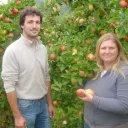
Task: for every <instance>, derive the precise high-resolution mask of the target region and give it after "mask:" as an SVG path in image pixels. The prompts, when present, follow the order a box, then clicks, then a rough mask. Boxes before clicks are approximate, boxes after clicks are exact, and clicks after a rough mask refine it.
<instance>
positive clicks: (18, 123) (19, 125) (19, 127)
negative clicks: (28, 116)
mask: <svg viewBox="0 0 128 128" xmlns="http://www.w3.org/2000/svg"><path fill="white" fill-rule="evenodd" d="M26 126H27V124H26V120H25V119H24V117H23V116H20V117H15V128H26Z"/></svg>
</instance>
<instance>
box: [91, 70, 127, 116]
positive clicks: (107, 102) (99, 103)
mask: <svg viewBox="0 0 128 128" xmlns="http://www.w3.org/2000/svg"><path fill="white" fill-rule="evenodd" d="M116 84H117V85H116V87H117V90H116V91H117V92H116V94H117V95H116V97H115V98H104V97H98V96H94V98H93V101H92V104H94V105H95V106H96V107H97V108H99V109H102V110H105V111H108V112H113V113H118V114H128V68H127V70H126V72H125V78H124V76H123V75H121V74H119V75H118V78H117V81H116Z"/></svg>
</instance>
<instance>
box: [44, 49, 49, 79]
mask: <svg viewBox="0 0 128 128" xmlns="http://www.w3.org/2000/svg"><path fill="white" fill-rule="evenodd" d="M45 56H46V62H45V81H50V75H49V63H48V54H47V49H46V47H45Z"/></svg>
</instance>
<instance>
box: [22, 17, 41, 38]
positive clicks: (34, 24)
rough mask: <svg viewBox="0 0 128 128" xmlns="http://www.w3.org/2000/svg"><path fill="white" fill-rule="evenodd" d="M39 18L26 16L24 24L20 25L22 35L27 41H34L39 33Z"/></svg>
mask: <svg viewBox="0 0 128 128" xmlns="http://www.w3.org/2000/svg"><path fill="white" fill-rule="evenodd" d="M40 24H41V23H40V16H37V15H28V16H25V20H24V24H23V25H21V28H22V29H23V35H24V36H25V37H26V38H27V39H29V40H33V39H35V38H36V37H37V36H38V34H39V32H40Z"/></svg>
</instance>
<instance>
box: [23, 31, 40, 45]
mask: <svg viewBox="0 0 128 128" xmlns="http://www.w3.org/2000/svg"><path fill="white" fill-rule="evenodd" d="M21 39H23V40H24V43H25V44H26V45H27V46H30V47H32V46H35V45H36V46H38V45H39V44H41V41H40V40H39V39H38V38H35V40H28V39H27V38H25V37H24V36H23V35H22V34H21Z"/></svg>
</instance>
